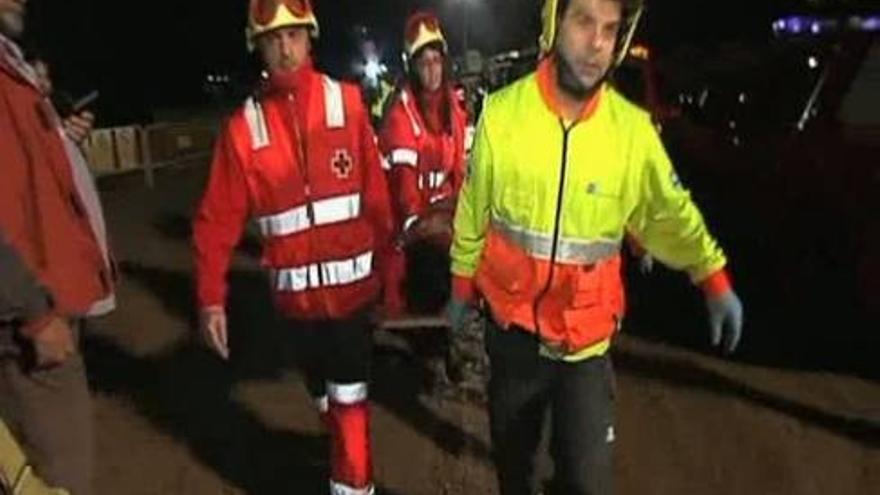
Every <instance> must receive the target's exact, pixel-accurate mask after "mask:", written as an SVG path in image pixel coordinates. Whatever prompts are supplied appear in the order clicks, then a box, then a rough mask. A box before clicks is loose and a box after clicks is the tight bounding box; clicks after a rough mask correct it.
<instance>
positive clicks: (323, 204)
mask: <svg viewBox="0 0 880 495" xmlns="http://www.w3.org/2000/svg"><path fill="white" fill-rule="evenodd" d="M312 209H313V212H314V215H315V225H329V224H332V223H338V222H345V221H348V220H354V219H355V218H358V217H359V216H360V214H361V196H360V194H357V193H355V194H349V195H347V196H339V197H336V198H329V199H322V200H319V201H315V202H314V203H312ZM257 224H258V225H259V226H260V233H261V234H263V237H266V238H269V237H283V236H286V235H291V234H296V233H298V232H302V231H304V230H308V229H309V228H311V226H312V222H311V220H310V219H309V211H308V207H307V206H306V205H302V206H297V207H296V208H291V209H289V210H287V211H284V212H281V213H277V214H275V215H267V216H263V217H259V218H257Z"/></svg>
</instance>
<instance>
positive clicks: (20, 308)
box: [0, 234, 52, 329]
mask: <svg viewBox="0 0 880 495" xmlns="http://www.w3.org/2000/svg"><path fill="white" fill-rule="evenodd" d="M51 309H52V303H51V298H50V297H49V294H48V293H47V292H46V291H45V290H44V289H43V288H42V287H41V286H40V285H39V283H38V282H37V279H36V278H35V277H34V276H33V274H31V272H30V271H29V270H28V268H27V266H25V264H24V261H22V259H21V257H20V256H19V255H18V253H17V252H16V251H15V249H14V248H13V247H12V246H11V245H10V244H9V243H8V242H7V241H6V239H5V238H4V237H3V235H2V234H0V323H9V322H12V321H16V322H19V323H27V322H33V321H36V320H39V319H40V318H42V317H44V316H46V315H47V314H48V313H49V312H50V310H51ZM2 328H3V326H2V325H0V329H2Z"/></svg>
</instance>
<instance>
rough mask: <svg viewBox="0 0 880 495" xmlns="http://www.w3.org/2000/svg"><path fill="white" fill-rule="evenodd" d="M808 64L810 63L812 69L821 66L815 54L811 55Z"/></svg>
mask: <svg viewBox="0 0 880 495" xmlns="http://www.w3.org/2000/svg"><path fill="white" fill-rule="evenodd" d="M807 65H809V66H810V68H811V69H815V68H817V67H819V59H818V58H816V57H815V56H814V55H810V57H809V58H808V59H807Z"/></svg>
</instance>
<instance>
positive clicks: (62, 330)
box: [30, 317, 76, 369]
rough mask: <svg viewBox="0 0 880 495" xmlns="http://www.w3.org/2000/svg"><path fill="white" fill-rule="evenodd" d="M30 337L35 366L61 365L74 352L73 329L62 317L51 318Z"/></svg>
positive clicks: (43, 367)
mask: <svg viewBox="0 0 880 495" xmlns="http://www.w3.org/2000/svg"><path fill="white" fill-rule="evenodd" d="M30 339H31V343H32V344H33V346H34V360H35V363H34V364H35V365H36V367H37V368H42V369H45V368H52V367H55V366H58V365H61V364H63V363H64V362H65V361H67V360H68V359H69V358H70V357H71V356H73V355H75V354H76V342H74V339H73V331H72V330H71V329H70V325H68V324H67V320H65V319H64V318H60V317H55V318H53V319H52V320H51V321H50V322H49V323H48V324H47V325H46V326H45V327H43V328H42V329H41V330H40V331H39V332H37V333H35V334H34V335H33V336H31V337H30Z"/></svg>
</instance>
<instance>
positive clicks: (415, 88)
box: [380, 12, 467, 315]
mask: <svg viewBox="0 0 880 495" xmlns="http://www.w3.org/2000/svg"><path fill="white" fill-rule="evenodd" d="M404 45H405V60H406V69H407V81H406V82H405V83H404V85H403V87H401V88H400V90H399V91H398V94H397V95H396V97H395V100H394V101H393V103H392V105H391V107H390V108H389V109H388V112H387V114H386V115H385V120H384V122H383V126H382V130H381V132H380V147H381V149H382V152H383V153H384V154H385V156H386V158H387V160H388V163H389V164H390V166H391V170H390V172H389V178H390V180H389V183H390V188H391V196H392V201H393V203H394V207H395V218H396V229H397V231H398V234H399V237H398V238H399V239H400V241H401V242H400V243H399V245H400V249H399V250H398V251H397V253H396V256H393V257H392V259H391V260H389V262H388V264H387V266H386V273H385V282H386V287H385V305H386V311H387V312H388V313H390V314H391V315H394V314H398V313H400V312H401V311H402V310H403V308H404V306H406V299H405V297H404V291H403V282H404V278H405V272H406V265H407V263H406V257H405V255H404V254H403V250H402V248H403V246H404V245H406V244H409V243H412V242H416V241H422V240H426V241H429V242H430V243H433V245H434V246H438V245H439V247H440V248H441V249H442V250H443V251H444V252H445V251H447V250H448V247H449V242H450V239H451V233H452V222H451V219H452V210H453V209H454V207H455V199H456V195H457V194H458V190H459V188H460V186H461V183H462V179H463V177H464V167H465V165H464V161H465V132H466V130H465V129H466V126H467V115H466V113H465V111H464V110H463V109H462V107H461V103H460V101H459V99H458V97H457V96H456V93H455V91H454V89H453V85H452V83H451V81H450V79H451V73H450V72H451V71H450V69H449V63H448V47H447V44H446V40H445V38H444V37H443V32H442V30H441V28H440V21H439V20H438V19H437V17H436V16H434V15H433V14H431V13H427V12H417V13H415V14H413V15H412V16H410V18H409V19H408V20H407V23H406V28H405V39H404Z"/></svg>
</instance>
